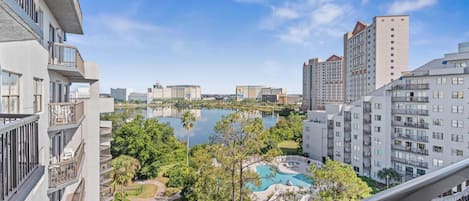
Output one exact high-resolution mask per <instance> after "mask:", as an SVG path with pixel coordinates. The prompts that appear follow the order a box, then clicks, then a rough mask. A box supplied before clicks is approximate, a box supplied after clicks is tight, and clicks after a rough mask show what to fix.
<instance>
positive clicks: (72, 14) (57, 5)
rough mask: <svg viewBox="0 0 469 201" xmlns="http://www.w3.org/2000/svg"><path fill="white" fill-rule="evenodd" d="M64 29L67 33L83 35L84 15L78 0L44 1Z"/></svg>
mask: <svg viewBox="0 0 469 201" xmlns="http://www.w3.org/2000/svg"><path fill="white" fill-rule="evenodd" d="M44 1H45V2H46V4H47V6H48V7H49V9H50V11H51V12H52V14H53V15H54V16H55V18H56V19H57V22H58V23H59V24H60V26H61V27H62V29H63V30H64V31H65V32H67V33H74V34H83V27H82V18H83V16H82V13H81V7H80V2H79V1H78V0H44Z"/></svg>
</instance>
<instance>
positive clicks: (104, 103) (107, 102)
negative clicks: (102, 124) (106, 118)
mask: <svg viewBox="0 0 469 201" xmlns="http://www.w3.org/2000/svg"><path fill="white" fill-rule="evenodd" d="M99 112H100V113H106V112H114V98H99ZM111 127H112V125H111Z"/></svg>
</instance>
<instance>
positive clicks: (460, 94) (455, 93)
mask: <svg viewBox="0 0 469 201" xmlns="http://www.w3.org/2000/svg"><path fill="white" fill-rule="evenodd" d="M451 98H453V99H464V91H453V93H452V95H451Z"/></svg>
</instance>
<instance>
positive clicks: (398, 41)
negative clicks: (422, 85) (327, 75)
mask: <svg viewBox="0 0 469 201" xmlns="http://www.w3.org/2000/svg"><path fill="white" fill-rule="evenodd" d="M408 46H409V16H407V15H394V16H376V17H374V18H373V23H372V24H370V25H367V24H365V23H363V22H360V21H359V22H357V23H356V25H355V28H354V29H353V31H352V32H347V33H345V35H344V61H345V62H344V65H345V68H344V70H345V71H344V73H345V79H346V85H345V88H346V89H345V90H346V93H345V94H346V102H352V101H354V100H357V99H359V98H360V97H362V96H364V95H366V94H368V93H370V92H372V91H374V90H375V89H378V88H380V87H382V86H384V85H385V84H387V83H389V82H391V81H393V80H395V79H397V78H399V76H400V75H401V72H403V71H406V70H407V66H408Z"/></svg>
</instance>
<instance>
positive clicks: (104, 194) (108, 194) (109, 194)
mask: <svg viewBox="0 0 469 201" xmlns="http://www.w3.org/2000/svg"><path fill="white" fill-rule="evenodd" d="M100 197H101V198H100V201H110V200H112V199H113V198H114V191H113V190H112V187H111V186H110V185H101V192H100Z"/></svg>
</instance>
